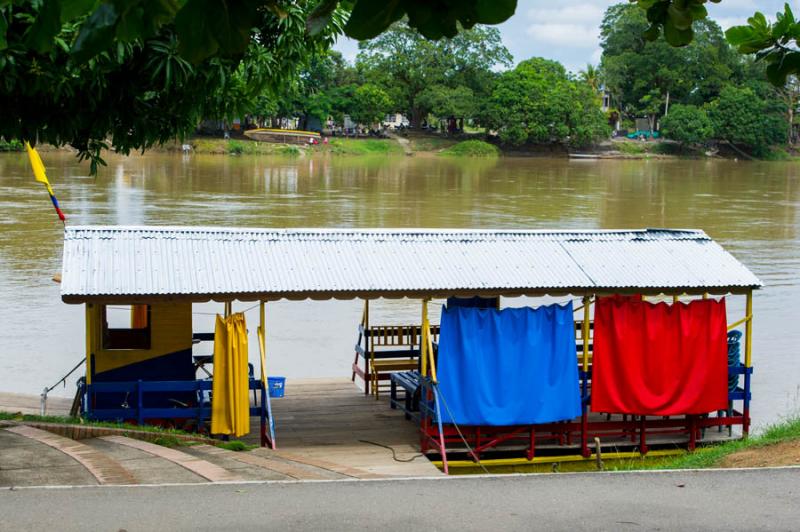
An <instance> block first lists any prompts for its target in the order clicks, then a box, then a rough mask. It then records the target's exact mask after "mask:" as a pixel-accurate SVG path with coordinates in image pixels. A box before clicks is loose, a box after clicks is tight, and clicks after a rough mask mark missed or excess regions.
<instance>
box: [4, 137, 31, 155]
mask: <svg viewBox="0 0 800 532" xmlns="http://www.w3.org/2000/svg"><path fill="white" fill-rule="evenodd" d="M24 149H25V146H23V144H22V142H20V141H18V140H16V139H11V140H9V141H6V140H5V139H3V138H0V152H8V151H23V150H24Z"/></svg>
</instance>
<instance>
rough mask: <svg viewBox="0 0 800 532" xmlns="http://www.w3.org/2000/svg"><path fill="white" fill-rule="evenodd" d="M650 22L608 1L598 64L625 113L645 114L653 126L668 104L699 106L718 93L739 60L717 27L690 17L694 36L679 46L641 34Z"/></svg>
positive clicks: (638, 12) (632, 8)
mask: <svg viewBox="0 0 800 532" xmlns="http://www.w3.org/2000/svg"><path fill="white" fill-rule="evenodd" d="M649 24H650V23H649V22H648V20H647V18H646V16H645V13H644V11H642V10H641V9H638V8H636V6H634V5H629V4H616V5H613V6H611V7H610V8H609V9H608V10H607V11H606V14H605V16H604V18H603V22H602V25H601V31H600V38H601V47H602V49H603V56H602V60H601V67H602V69H603V72H604V80H605V83H606V89H607V90H608V91H609V92H611V93H612V94H613V95H614V99H615V101H617V102H619V107H620V111H622V112H623V113H625V114H627V115H628V116H634V117H635V116H643V115H644V116H648V117H649V119H650V123H651V126H652V127H655V123H656V120H657V119H658V117H659V116H662V115H665V114H667V113H668V111H669V106H670V104H671V103H674V102H677V103H686V104H694V105H702V104H703V103H705V102H707V101H710V100H711V99H712V98H714V97H716V96H717V95H718V94H719V91H720V90H721V88H722V86H723V85H724V84H725V83H727V82H728V81H729V80H730V78H731V76H732V75H733V72H734V70H735V69H736V68H737V65H738V58H737V57H736V56H735V54H733V53H732V51H731V50H730V47H729V46H728V44H727V43H726V42H725V38H724V36H723V34H722V30H721V29H720V27H719V26H718V25H717V24H716V23H715V22H713V21H711V20H707V19H704V20H700V21H697V22H695V31H694V35H695V38H694V40H693V41H692V43H691V44H689V45H687V46H685V47H683V48H675V47H673V46H670V44H669V43H668V42H667V41H666V40H664V39H661V38H659V39H657V40H655V41H648V40H647V39H646V38H644V34H645V32H646V31H647V28H648V26H649Z"/></svg>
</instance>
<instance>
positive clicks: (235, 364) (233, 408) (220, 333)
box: [211, 313, 250, 437]
mask: <svg viewBox="0 0 800 532" xmlns="http://www.w3.org/2000/svg"><path fill="white" fill-rule="evenodd" d="M247 361H248V357H247V325H246V323H245V319H244V314H242V313H238V314H232V315H231V316H229V317H228V318H223V317H222V316H220V315H217V323H216V327H215V330H214V380H213V384H212V387H211V390H212V399H211V433H212V434H229V435H233V436H236V437H239V436H243V435H245V434H248V433H249V432H250V398H249V396H248V373H247Z"/></svg>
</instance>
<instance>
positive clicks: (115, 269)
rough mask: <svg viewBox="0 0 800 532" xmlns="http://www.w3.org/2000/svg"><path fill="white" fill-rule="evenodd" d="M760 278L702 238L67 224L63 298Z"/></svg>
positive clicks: (486, 289) (654, 232)
mask: <svg viewBox="0 0 800 532" xmlns="http://www.w3.org/2000/svg"><path fill="white" fill-rule="evenodd" d="M760 286H761V282H760V281H759V280H758V279H757V278H756V277H755V276H754V275H753V274H752V273H751V272H750V271H749V270H748V269H747V268H746V267H745V266H744V265H742V264H741V263H740V262H738V261H737V260H736V259H735V258H734V257H733V256H731V255H730V254H729V253H728V252H726V251H725V250H724V249H722V247H721V246H720V245H719V244H717V243H716V242H714V241H713V240H711V238H709V237H708V236H707V235H706V234H705V233H704V232H703V231H696V230H666V229H643V230H621V231H518V230H455V229H391V230H387V229H245V228H241V229H234V228H214V227H126V226H119V227H102V226H83V227H67V229H66V232H65V235H64V262H63V272H62V281H61V295H62V298H63V300H64V301H67V302H71V303H78V302H85V301H91V300H97V301H102V300H109V301H111V300H115V301H122V300H126V299H128V300H131V302H136V301H143V300H148V299H154V298H165V297H166V298H181V299H191V300H194V301H203V300H208V299H215V300H230V299H240V300H256V299H265V300H267V299H269V300H272V299H281V298H289V299H306V298H314V299H328V298H340V299H351V298H356V297H364V298H373V297H403V296H408V297H425V296H430V297H444V296H448V295H480V294H483V295H490V294H495V295H497V294H499V295H523V294H545V293H549V294H566V293H573V294H581V293H585V292H600V293H605V292H644V293H656V292H662V291H663V292H670V291H672V292H674V291H675V290H677V289H681V290H684V291H687V292H698V291H709V292H716V293H720V292H728V291H731V292H741V291H745V290H748V289H750V288H758V287H760Z"/></svg>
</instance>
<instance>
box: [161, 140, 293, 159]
mask: <svg viewBox="0 0 800 532" xmlns="http://www.w3.org/2000/svg"><path fill="white" fill-rule="evenodd" d="M187 144H189V145H190V146H191V147H192V151H193V152H194V153H200V154H215V155H288V156H297V155H301V154H302V153H303V148H301V147H299V146H295V145H292V144H275V143H271V142H256V141H253V140H250V139H241V140H235V139H231V140H228V139H215V138H194V139H191V140H190V141H188V142H187ZM168 149H169V150H170V151H177V150H180V149H181V146H180V145H178V144H174V145H170V146H168Z"/></svg>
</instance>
